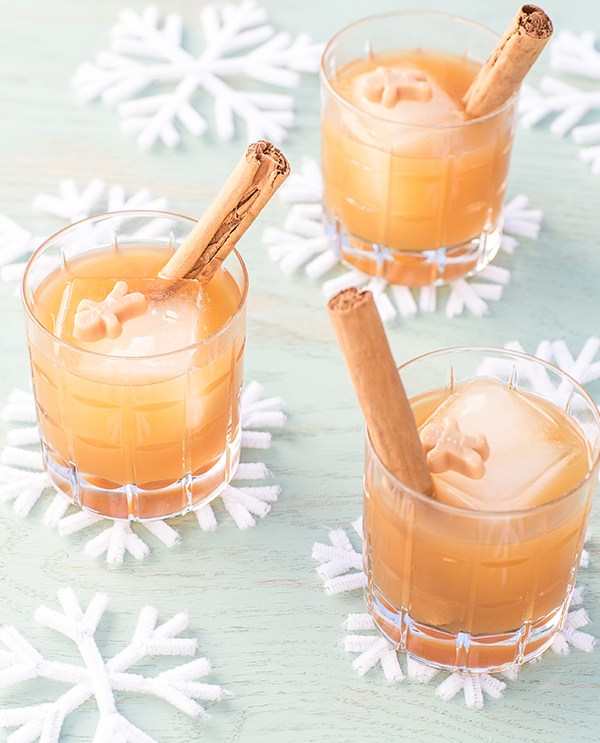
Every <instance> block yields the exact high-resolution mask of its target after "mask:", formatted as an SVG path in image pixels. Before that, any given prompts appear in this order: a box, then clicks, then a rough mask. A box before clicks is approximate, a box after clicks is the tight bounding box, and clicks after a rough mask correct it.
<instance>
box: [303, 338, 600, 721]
mask: <svg viewBox="0 0 600 743" xmlns="http://www.w3.org/2000/svg"><path fill="white" fill-rule="evenodd" d="M505 347H506V348H509V349H512V350H519V351H522V350H523V348H522V346H521V344H520V343H519V342H518V341H513V342H511V343H507V344H506V346H505ZM599 350H600V339H599V338H595V337H592V338H588V340H587V341H586V342H585V344H584V346H583V348H582V350H581V351H580V353H579V354H578V356H577V357H575V356H574V355H573V354H572V353H571V351H570V350H569V348H568V346H567V344H566V343H565V342H564V341H563V340H557V341H542V342H541V343H540V344H539V345H538V348H537V351H536V356H538V357H539V358H542V359H544V360H546V361H551V362H553V363H554V364H556V365H557V366H559V367H561V368H562V369H563V370H564V371H566V372H567V373H568V374H570V375H571V376H573V377H574V378H575V379H577V380H579V381H580V382H581V383H582V384H586V383H588V382H592V381H595V380H597V379H600V359H599V360H594V359H595V358H596V357H597V354H598V351H599ZM352 527H353V530H354V532H355V534H356V535H357V536H358V538H359V540H360V544H361V546H360V549H355V547H354V546H353V544H352V542H351V540H350V538H349V537H348V534H347V533H346V531H345V530H344V529H333V530H331V531H329V534H328V536H329V541H330V544H323V543H321V542H317V543H315V544H314V545H313V550H312V557H313V559H314V560H317V561H318V562H319V567H318V568H317V571H316V572H317V575H318V576H319V578H320V579H321V581H322V582H323V587H324V589H325V593H327V595H329V596H331V595H334V594H337V593H345V592H352V591H356V590H362V589H364V587H365V586H366V583H367V577H366V575H365V572H364V570H363V555H362V552H363V549H362V520H361V519H358V520H357V521H355V522H354V523H353V524H352ZM586 539H587V536H586ZM588 564H589V553H588V552H587V550H585V549H584V550H583V551H582V554H581V559H580V566H581V567H583V568H586V567H587V566H588ZM582 602H583V587H581V586H579V587H577V588H575V590H574V591H573V594H572V596H571V602H570V610H569V614H568V615H567V618H566V620H565V624H564V626H563V628H562V630H561V632H559V633H558V634H557V636H556V637H555V639H554V641H553V643H552V645H551V650H552V651H553V652H555V653H558V654H561V655H565V654H567V653H568V652H569V650H570V648H571V647H574V648H577V649H579V650H583V651H585V652H588V653H589V652H591V651H592V650H593V649H594V646H595V644H596V638H595V637H593V635H590V634H589V633H587V632H582V631H581V629H582V628H583V627H585V626H587V625H588V624H589V622H590V618H589V616H588V614H587V612H586V611H585V609H584V608H583V607H582V606H581V604H582ZM343 626H344V629H345V630H347V631H349V632H352V633H358V634H350V635H347V636H345V637H344V643H343V644H344V650H346V652H350V653H357V654H358V655H357V657H356V658H355V660H354V661H353V663H352V667H353V668H354V669H355V670H356V671H357V673H358V674H359V675H360V676H363V675H364V674H366V673H367V672H368V671H370V670H371V669H372V668H374V667H375V666H376V665H378V664H380V665H381V669H382V671H383V674H384V676H385V678H386V679H387V680H388V681H393V682H397V681H403V680H404V678H405V674H404V672H403V671H402V667H401V665H400V662H399V658H398V653H397V652H396V649H395V647H394V646H393V645H392V644H391V643H389V642H388V641H387V640H386V639H385V638H383V637H382V636H381V635H380V634H379V633H377V632H376V627H375V624H374V622H373V619H372V618H371V616H370V614H368V613H366V612H361V613H356V614H349V615H348V617H347V618H346V620H345V622H344V625H343ZM405 660H406V673H407V675H408V678H409V679H411V680H412V681H417V682H421V683H426V682H429V681H431V680H432V679H433V678H434V677H436V676H437V675H438V673H439V670H438V669H435V668H431V667H430V666H427V665H425V664H423V663H420V662H419V661H417V660H415V659H414V658H409V657H406V658H405ZM518 672H519V667H518V666H514V667H512V668H510V669H508V670H506V671H505V672H503V673H502V674H500V675H501V676H503V677H504V678H506V679H508V680H514V679H515V678H516V676H517V674H518ZM505 689H506V683H505V682H504V681H502V680H501V679H499V678H497V677H496V676H495V675H491V674H487V673H481V674H478V673H470V672H462V671H456V672H454V673H451V674H450V675H448V676H447V677H446V678H445V679H444V680H443V681H442V682H441V684H440V685H439V686H438V687H437V689H436V694H437V695H438V696H439V697H441V698H442V699H445V700H450V699H452V698H453V697H455V696H456V695H457V694H458V693H459V692H460V691H461V690H462V691H463V694H464V699H465V704H466V705H467V707H473V708H481V707H483V704H484V695H485V694H487V695H488V696H490V697H492V698H494V699H497V698H499V697H501V696H502V694H503V692H504V690H505Z"/></svg>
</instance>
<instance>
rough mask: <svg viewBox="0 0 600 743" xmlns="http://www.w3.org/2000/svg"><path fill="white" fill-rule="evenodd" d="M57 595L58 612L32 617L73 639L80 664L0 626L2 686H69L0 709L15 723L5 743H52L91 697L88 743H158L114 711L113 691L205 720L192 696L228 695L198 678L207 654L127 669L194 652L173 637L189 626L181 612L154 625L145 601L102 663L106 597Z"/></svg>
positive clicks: (193, 644)
mask: <svg viewBox="0 0 600 743" xmlns="http://www.w3.org/2000/svg"><path fill="white" fill-rule="evenodd" d="M58 600H59V602H60V605H61V607H62V613H61V612H59V611H56V610H54V609H49V608H47V607H45V606H40V607H39V609H37V611H36V612H35V620H36V622H38V623H39V624H41V625H43V626H45V627H48V628H49V629H52V630H55V631H56V632H59V633H60V634H61V635H64V636H65V637H67V638H69V639H70V640H72V641H73V642H74V643H75V645H77V649H78V650H79V653H80V655H81V659H82V661H83V665H75V664H71V663H64V662H62V661H61V662H58V661H51V660H46V659H45V658H44V657H43V656H42V655H41V653H39V652H38V651H37V650H36V649H35V648H34V647H33V645H31V644H30V643H29V642H28V640H26V639H25V637H24V636H23V635H22V634H21V633H20V632H19V630H18V629H16V627H6V626H5V627H2V628H1V629H0V641H1V642H2V643H3V644H4V646H5V647H6V650H5V651H2V652H0V669H1V670H0V688H4V689H5V688H8V687H11V686H15V685H16V684H18V683H21V682H23V681H29V680H32V679H40V678H41V679H49V680H51V681H58V682H61V683H65V684H69V686H70V688H69V690H68V691H66V692H65V693H64V694H62V695H61V696H60V697H58V699H56V700H55V701H53V702H40V703H39V704H34V705H27V706H22V707H13V708H3V709H0V728H2V729H6V728H17V730H16V731H15V732H14V733H12V735H11V736H10V737H9V738H8V740H9V741H14V743H17V741H18V743H31V742H32V741H35V740H40V741H43V743H56V742H57V741H58V740H59V737H60V732H61V730H62V726H63V723H64V721H65V718H66V717H67V716H68V715H70V714H71V713H72V712H74V711H75V710H76V709H78V708H79V707H81V705H83V704H84V703H85V702H87V700H88V699H90V698H92V697H94V699H95V702H96V705H97V707H98V713H99V715H100V719H99V721H98V726H97V728H96V735H95V737H94V741H98V743H100V741H110V740H114V741H115V743H116V741H119V743H129V742H131V743H156V741H155V739H154V738H152V737H151V736H150V735H148V734H147V733H145V732H144V731H143V730H141V729H140V728H138V727H137V726H136V725H134V724H133V723H131V722H129V720H127V719H126V718H125V717H123V715H122V714H121V713H120V712H119V711H118V709H117V703H116V699H115V694H114V692H136V693H138V694H146V695H148V696H151V697H155V698H156V699H162V700H164V701H165V702H167V703H168V704H171V705H172V706H173V707H176V708H177V709H178V710H180V711H181V712H183V713H185V714H186V715H189V716H190V717H208V715H207V713H206V711H205V709H204V707H203V706H202V704H200V702H199V701H198V700H202V701H210V702H218V701H221V700H222V699H224V698H225V697H227V696H231V695H230V694H229V693H228V692H227V691H225V690H224V689H222V688H221V687H220V686H217V685H216V684H208V683H204V682H200V681H198V680H197V679H201V678H204V677H205V676H207V675H208V674H209V673H210V671H211V665H210V661H209V660H208V659H207V658H196V659H194V660H192V661H190V662H189V663H183V664H180V665H175V666H173V668H171V669H169V670H167V671H163V672H162V673H157V674H156V675H155V676H145V675H142V674H140V673H132V672H130V671H129V669H130V668H131V666H133V665H135V664H136V663H138V662H139V661H142V660H144V659H146V658H158V657H161V656H163V657H164V656H193V655H195V654H196V650H197V647H198V641H197V640H195V639H193V638H188V637H179V635H180V634H181V632H183V631H184V630H185V629H186V628H187V626H188V624H189V617H188V615H187V614H186V613H184V612H182V613H180V614H176V615H175V616H174V617H172V618H171V619H169V620H168V621H167V622H164V623H163V624H158V625H157V621H158V613H157V611H156V609H153V608H152V607H151V606H145V607H144V608H143V609H142V610H141V611H140V614H139V618H138V622H137V626H136V628H135V631H134V633H133V637H132V639H131V642H130V643H129V645H128V646H127V647H126V648H124V649H123V650H121V651H120V652H119V653H117V654H116V655H114V656H113V657H112V658H109V659H107V660H105V659H104V658H103V656H102V653H101V651H100V648H99V647H98V644H97V641H96V638H95V635H96V630H97V628H98V625H99V623H100V620H101V619H102V616H103V615H104V612H105V611H106V607H107V605H108V596H106V595H105V594H103V593H97V594H96V595H95V596H94V597H93V598H92V600H91V601H90V603H89V604H88V606H87V609H85V610H83V609H82V607H81V606H80V604H79V601H78V600H77V596H76V595H75V592H74V591H73V589H72V588H66V589H64V590H62V591H60V592H59V594H58Z"/></svg>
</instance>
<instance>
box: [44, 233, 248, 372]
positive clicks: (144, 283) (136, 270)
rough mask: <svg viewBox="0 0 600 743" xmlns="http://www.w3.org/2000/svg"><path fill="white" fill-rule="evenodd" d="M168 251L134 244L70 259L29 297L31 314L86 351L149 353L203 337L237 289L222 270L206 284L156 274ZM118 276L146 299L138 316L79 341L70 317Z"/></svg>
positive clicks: (223, 317)
mask: <svg viewBox="0 0 600 743" xmlns="http://www.w3.org/2000/svg"><path fill="white" fill-rule="evenodd" d="M171 255H172V252H171V251H170V250H168V249H166V248H152V247H143V246H142V247H139V248H128V250H127V251H113V250H98V251H97V252H94V253H90V254H88V255H86V256H84V257H80V258H76V259H75V260H73V261H70V262H69V263H68V265H67V266H66V267H63V268H61V269H60V270H58V271H55V272H54V273H53V274H51V275H50V276H49V277H48V278H47V279H46V281H44V282H43V283H42V284H41V286H40V287H39V289H38V290H37V292H36V294H35V297H34V306H35V313H36V316H37V318H38V320H40V322H41V323H42V325H44V327H45V328H47V329H48V330H50V331H51V332H52V333H54V335H56V336H57V337H58V338H61V339H62V340H64V341H66V342H67V343H70V344H72V345H75V346H77V347H79V348H81V349H83V350H86V351H93V352H94V353H100V354H107V355H111V356H129V357H138V356H153V355H157V354H161V353H170V352H171V351H176V350H179V349H183V348H186V347H187V346H191V345H192V344H194V343H197V342H198V341H201V340H203V339H204V338H206V337H207V336H209V335H210V334H211V333H213V332H215V331H216V330H218V329H219V328H220V327H222V326H223V325H224V324H225V322H227V320H228V319H229V318H230V317H231V316H232V315H233V314H234V313H235V311H236V309H237V306H238V304H239V301H240V292H239V289H238V287H237V285H236V283H235V281H234V280H233V278H232V277H231V276H230V275H229V274H228V273H227V272H225V271H218V272H217V273H216V275H215V277H214V278H213V280H212V281H210V282H209V283H208V284H205V285H201V284H200V283H199V282H197V281H194V280H189V279H188V280H185V279H184V280H179V281H168V280H165V279H159V278H158V273H159V271H160V269H161V268H162V267H163V265H164V264H165V263H166V261H167V260H168V259H169V257H170V256H171ZM118 280H125V281H126V282H127V286H128V289H129V291H130V292H137V291H139V292H141V293H142V294H144V296H145V297H146V300H147V302H148V310H147V312H145V313H144V314H143V315H141V316H139V317H135V318H133V319H132V320H128V321H127V322H126V323H124V325H123V332H122V333H121V335H120V336H119V337H118V338H115V339H109V338H105V339H102V340H99V341H81V340H78V339H77V338H75V337H74V335H73V325H74V316H75V313H76V312H77V308H78V305H79V302H80V301H81V300H84V299H89V300H92V301H101V300H103V299H104V298H105V297H106V296H107V295H108V293H109V292H110V291H111V290H112V289H113V287H114V286H115V283H116V282H117V281H118Z"/></svg>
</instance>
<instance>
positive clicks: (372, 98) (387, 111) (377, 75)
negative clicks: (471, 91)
mask: <svg viewBox="0 0 600 743" xmlns="http://www.w3.org/2000/svg"><path fill="white" fill-rule="evenodd" d="M344 84H345V87H347V88H348V90H347V91H345V93H343V95H344V97H346V96H347V97H348V100H350V101H351V102H352V103H354V104H355V105H356V106H358V108H360V109H362V110H363V111H366V112H367V113H371V114H374V115H375V116H377V117H379V118H383V119H386V120H388V121H395V122H398V123H402V124H417V125H419V126H436V125H440V124H458V123H460V122H461V121H464V120H465V118H466V116H465V113H464V111H463V110H462V108H461V107H460V106H459V105H457V103H455V102H454V100H453V99H452V97H451V96H450V95H449V94H448V93H446V91H445V90H444V89H443V88H442V87H441V86H440V85H439V84H438V83H437V82H436V81H435V80H434V79H433V78H432V77H431V76H430V75H429V74H428V73H427V72H425V71H424V70H422V69H420V68H418V67H416V66H411V65H409V64H396V65H380V66H379V67H377V68H376V69H375V70H370V71H368V72H364V73H362V74H359V75H355V76H353V77H351V78H348V79H347V80H344V81H343V83H342V87H344Z"/></svg>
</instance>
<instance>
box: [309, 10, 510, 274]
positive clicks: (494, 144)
mask: <svg viewBox="0 0 600 743" xmlns="http://www.w3.org/2000/svg"><path fill="white" fill-rule="evenodd" d="M496 40H497V37H496V36H495V34H493V33H492V32H491V31H488V30H487V29H485V28H483V27H480V26H477V25H476V24H474V23H471V22H469V21H466V20H463V19H460V18H455V17H452V16H447V15H445V14H441V13H419V12H410V11H409V12H400V13H393V14H384V15H381V16H374V17H372V18H366V19H364V20H362V21H358V22H357V23H354V24H353V25H351V26H349V27H347V28H346V29H344V30H343V31H341V32H340V33H338V34H337V35H336V36H335V37H334V38H333V39H332V41H331V42H330V43H329V45H328V47H327V49H326V50H325V54H324V57H323V66H322V125H321V131H322V164H323V183H324V193H323V202H324V211H325V222H326V227H327V231H328V234H329V235H330V237H331V240H332V242H333V244H334V246H335V248H336V250H337V252H338V254H339V255H340V257H341V258H342V260H343V261H344V262H345V263H347V264H349V265H351V266H352V267H355V268H358V269H360V270H361V271H363V272H365V273H367V274H371V275H374V276H381V277H383V278H385V279H386V280H388V281H390V282H392V283H399V284H408V285H415V286H418V285H428V284H437V283H443V282H446V281H450V280H453V279H456V278H458V277H460V276H463V275H465V274H469V273H472V272H474V271H477V270H479V269H481V268H483V267H484V266H485V265H487V263H489V261H490V260H491V259H492V258H493V257H494V255H495V254H496V252H497V250H498V247H499V244H500V236H501V224H502V204H503V200H504V194H505V191H506V184H507V178H508V167H509V160H510V153H511V147H512V141H513V134H514V122H515V103H516V100H515V97H514V96H513V97H512V98H511V99H510V100H509V101H508V102H507V103H505V104H504V105H503V106H501V107H500V108H499V109H498V110H496V111H494V112H493V113H491V114H489V115H487V116H484V117H480V118H476V119H468V118H467V116H466V114H465V112H464V108H463V105H462V98H463V96H464V94H465V93H466V91H467V89H468V88H469V85H470V84H471V82H472V81H473V78H474V77H475V75H476V73H477V71H478V69H479V68H480V66H481V63H482V62H483V61H484V59H485V58H486V57H487V56H488V54H489V52H490V51H491V50H492V48H493V47H494V43H495V41H496Z"/></svg>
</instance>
